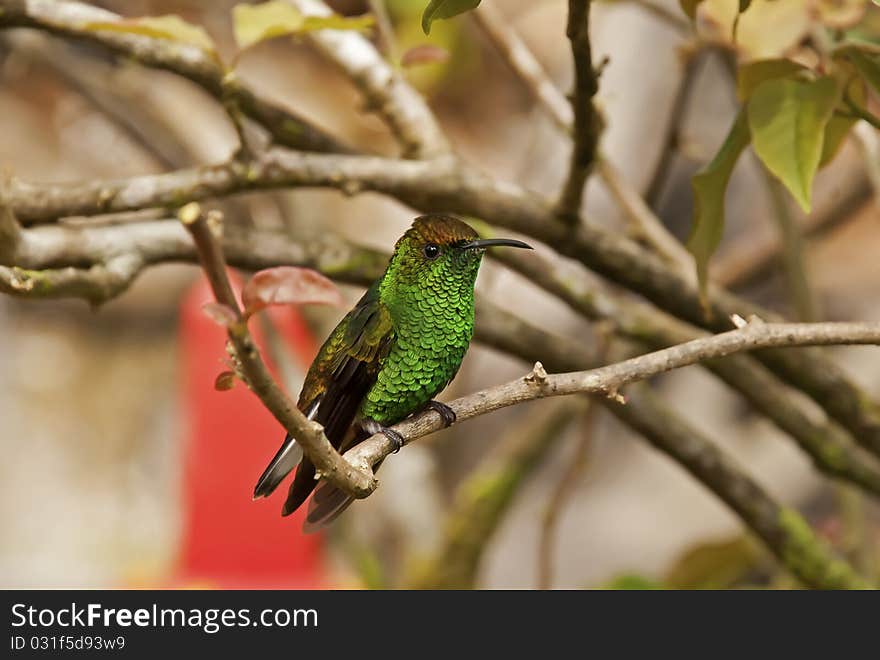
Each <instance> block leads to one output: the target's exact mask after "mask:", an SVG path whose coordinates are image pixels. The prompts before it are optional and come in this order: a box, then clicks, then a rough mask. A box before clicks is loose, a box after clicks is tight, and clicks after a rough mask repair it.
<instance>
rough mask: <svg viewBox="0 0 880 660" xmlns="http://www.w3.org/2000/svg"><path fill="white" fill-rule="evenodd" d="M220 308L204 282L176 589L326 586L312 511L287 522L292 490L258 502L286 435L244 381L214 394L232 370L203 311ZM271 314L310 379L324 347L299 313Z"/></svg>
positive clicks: (192, 331) (193, 346)
mask: <svg viewBox="0 0 880 660" xmlns="http://www.w3.org/2000/svg"><path fill="white" fill-rule="evenodd" d="M233 283H234V284H235V280H233ZM236 288H240V287H238V286H236ZM212 300H213V297H212V295H211V293H210V289H209V288H208V285H207V282H206V281H204V280H202V281H201V282H200V283H199V284H197V285H195V286H194V287H193V288H192V289H191V290H190V292H189V293H188V294H187V295H186V297H185V298H184V301H183V303H182V306H181V314H180V359H181V369H182V381H183V382H182V388H181V412H182V415H183V418H184V420H185V421H186V423H187V427H186V443H185V460H184V468H183V477H182V478H183V484H182V488H181V506H182V508H183V510H184V516H183V519H184V523H183V524H184V528H183V534H182V538H181V547H180V560H179V565H178V569H177V572H176V575H175V576H174V578H173V582H174V583H175V585H177V586H200V587H218V588H256V589H259V588H319V587H321V586H324V583H325V576H324V571H323V566H322V561H321V558H322V542H321V537H320V535H309V536H305V535H303V534H302V532H301V531H300V530H301V526H302V521H303V517H304V515H305V512H304V508H303V509H301V510H300V511H297V512H296V513H295V514H293V515H292V516H290V517H288V518H282V517H281V503H282V501H283V498H284V493H286V490H287V488H286V483H285V484H282V485H281V487H279V489H278V490H279V491H280V493H278V494H275V495H273V496H272V497H271V498H269V499H265V500H258V501H252V499H251V495H252V493H253V488H254V484H255V483H256V481H257V478H258V477H259V476H260V474H261V473H262V471H263V469H264V468H265V467H266V464H267V463H268V461H269V460H270V459H271V458H272V456H273V455H274V453H275V452H276V451H277V449H278V447H279V445H280V443H281V440H282V439H283V435H284V431H283V430H282V428H281V427H280V426H279V424H278V422H276V421H275V419H274V418H273V417H272V415H271V414H270V413H269V412H268V411H267V410H266V409H265V408H264V407H263V406H262V404H261V403H260V402H259V400H258V399H257V397H256V396H255V395H254V394H253V393H251V392H250V391H249V390H248V389H247V387H246V386H245V385H244V384H243V383H241V382H240V381H239V382H237V383H236V385H235V387H234V388H233V389H232V390H230V391H226V392H218V391H216V390H215V389H214V379H215V378H216V377H217V374H219V373H220V372H221V371H225V370H226V369H227V368H228V367H227V366H226V364H225V358H226V352H225V342H226V331H225V330H224V329H223V328H222V327H220V326H219V325H217V324H216V323H215V322H214V321H212V320H211V319H209V318H208V317H207V316H206V315H205V314H204V313H203V312H202V305H204V304H205V303H207V302H211V301H212ZM262 313H264V314H267V313H268V314H270V315H271V317H272V320H273V322H274V324H275V327H276V328H277V329H278V331H279V333H280V334H281V336H282V337H283V338H284V340H285V341H286V343H287V345H288V346H289V347H290V348H291V351H292V353H293V355H294V357H295V358H296V359H297V360H298V361H299V363H300V364H301V366H302V370H303V373H305V371H306V369H307V367H308V365H309V364H310V362H311V360H312V358H313V357H314V355H315V353H316V352H317V345H316V343H315V340H314V338H313V337H312V336H311V334H310V332H309V330H308V327H307V326H306V324H305V323H304V321H303V319H302V317H301V315H300V314H299V313H298V311H297V310H296V309H293V308H272V309H268V310H265V311H264V312H262ZM250 325H251V331H252V333H253V334H254V338H255V340H256V341H257V344H258V345H259V346H260V348H261V350H262V354H263V357H264V359H266V360H267V362H268V354H267V351H266V350H264V349H263V341H262V336H261V333H260V331H259V330H260V324H259V322H257V320H256V319H254V320H253V321H251V324H250ZM271 366H272V365H271V364H270V368H271ZM292 394H293V395H294V396H295V394H296V393H292Z"/></svg>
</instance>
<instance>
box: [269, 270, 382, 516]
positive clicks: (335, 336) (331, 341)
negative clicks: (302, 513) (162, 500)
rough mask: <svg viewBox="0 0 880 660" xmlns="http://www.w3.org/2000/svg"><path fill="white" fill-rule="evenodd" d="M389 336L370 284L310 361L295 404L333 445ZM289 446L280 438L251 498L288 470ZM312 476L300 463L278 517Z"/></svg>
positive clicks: (303, 493)
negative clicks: (279, 443) (312, 360)
mask: <svg viewBox="0 0 880 660" xmlns="http://www.w3.org/2000/svg"><path fill="white" fill-rule="evenodd" d="M393 338H394V329H393V324H392V322H391V314H390V313H389V311H388V309H387V307H385V305H383V304H382V303H381V302H380V301H379V298H378V289H377V287H376V286H373V287H371V288H370V289H369V290H368V291H367V292H366V293H365V294H364V296H363V297H362V298H361V300H360V301H359V302H358V304H357V305H356V306H355V307H354V309H352V310H351V311H350V312H349V313H348V314H347V315H346V317H345V318H344V319H343V320H342V321H341V322H340V323H339V325H337V326H336V328H335V329H334V330H333V332H332V333H331V334H330V336H329V337H328V338H327V341H325V342H324V345H323V346H322V347H321V350H320V351H319V352H318V356H317V357H316V358H315V361H314V362H313V363H312V366H311V367H310V369H309V373H308V374H307V376H306V380H305V383H304V384H303V389H302V392H301V393H300V398H299V402H298V407H299V408H300V410H303V411H304V412H306V411H307V412H308V414H309V417H310V418H311V419H313V420H315V421H316V422H318V423H320V424H321V425H322V426H323V427H324V433H325V435H326V436H327V438H328V439H329V440H330V443H331V444H332V445H333V446H334V447H337V448H338V447H339V446H341V445H342V443H343V441H344V439H345V436H346V434H347V433H348V431H349V427H350V426H351V422H352V420H353V419H354V417H355V415H356V414H357V411H358V408H359V407H360V404H361V401H362V400H363V398H364V396H365V395H366V393H367V391H368V390H369V388H370V386H371V385H372V384H373V382H375V379H376V374H377V373H378V371H379V368H380V364H381V361H382V359H383V358H384V357H385V355H386V354H387V351H388V349H389V347H390V344H391V341H392V340H393ZM295 445H296V441H295V440H294V439H293V438H291V437H289V436H288V437H287V438H285V442H284V444H283V445H282V447H281V449H280V450H279V452H278V454H276V457H275V459H273V461H272V463H270V465H269V467H268V468H267V469H266V471H265V472H264V473H263V476H262V477H261V478H260V481H259V482H258V483H257V487H256V489H255V491H254V495H255V497H260V496H265V495H268V494H269V493H271V492H272V490H274V489H275V487H277V485H278V484H279V483H280V482H281V480H282V479H283V478H284V477H285V476H286V475H287V474H288V473H289V472H290V471H291V470H292V469H293V467H294V466H295V463H294V464H293V465H291V464H290V463H291V461H290V460H288V459H287V458H286V457H287V456H290V455H294V454H295V452H294V450H292V449H289V448H290V447H293V446H295ZM285 452H287V453H285ZM314 476H315V468H314V466H313V465H312V464H311V463H310V462H309V461H308V460H305V461H303V462H302V463H301V465H300V467H299V469H298V470H297V473H296V477H295V478H294V480H293V483H292V484H291V486H290V491H289V493H288V497H287V501H286V502H285V504H284V509H283V510H282V514H283V515H288V514H290V513H292V512H293V511H295V510H296V509H297V508H298V507H299V505H300V504H302V502H303V501H304V500H305V498H306V497H308V495H309V493H310V492H311V491H312V489H313V488H314V487H315V479H314Z"/></svg>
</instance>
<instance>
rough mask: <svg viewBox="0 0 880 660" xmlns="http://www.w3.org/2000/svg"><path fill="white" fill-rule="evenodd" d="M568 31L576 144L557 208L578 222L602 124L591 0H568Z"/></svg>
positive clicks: (562, 216)
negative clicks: (594, 58) (592, 43)
mask: <svg viewBox="0 0 880 660" xmlns="http://www.w3.org/2000/svg"><path fill="white" fill-rule="evenodd" d="M566 34H567V35H568V38H569V40H570V41H571V52H572V56H573V59H574V91H573V92H572V96H571V105H572V109H573V111H574V145H573V147H572V150H571V161H570V163H569V167H568V177H567V178H566V181H565V184H564V185H563V187H562V193H561V194H560V197H559V201H558V202H557V204H556V209H557V213H558V215H559V217H561V218H562V219H563V220H565V221H566V222H567V223H568V224H575V223H577V221H578V220H579V218H580V212H581V201H582V200H583V195H584V185H585V183H586V181H587V177H588V176H589V175H590V170H591V169H592V167H593V162H594V161H595V159H596V150H597V148H598V145H599V135H600V134H601V132H602V124H603V122H602V117H601V115H600V114H599V110H598V109H597V107H596V102H595V96H596V93H597V92H598V91H599V76H598V73H597V71H596V69H595V68H593V57H592V52H591V47H590V0H569V2H568V25H567V27H566Z"/></svg>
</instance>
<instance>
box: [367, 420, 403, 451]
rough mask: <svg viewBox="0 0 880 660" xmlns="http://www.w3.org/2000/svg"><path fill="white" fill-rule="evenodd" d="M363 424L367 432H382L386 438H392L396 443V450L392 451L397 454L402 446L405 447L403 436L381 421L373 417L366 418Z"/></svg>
mask: <svg viewBox="0 0 880 660" xmlns="http://www.w3.org/2000/svg"><path fill="white" fill-rule="evenodd" d="M361 426H362V427H363V429H364V430H365V431H366V432H367V433H374V434H375V433H381V434H382V435H384V436H385V437H386V438H388V439H389V440H391V442H393V443H394V451H393V452H392V453H394V454H396V453H397V452H399V451H400V448H401V447H403V443H404V439H403V436H402V435H400V433H398V432H397V431H395V430H394V429H392V428H389V427H387V426H382V425H381V424H380V423H379V422H377V421H375V420H372V419H367V420H364V423H363V424H361Z"/></svg>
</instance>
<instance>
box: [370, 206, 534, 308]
mask: <svg viewBox="0 0 880 660" xmlns="http://www.w3.org/2000/svg"><path fill="white" fill-rule="evenodd" d="M493 246H508V247H518V248H528V249H531V246H530V245H528V244H526V243H523V242H522V241H517V240H513V239H508V238H488V239H481V238H480V236H479V234H477V232H475V231H474V230H473V228H472V227H470V226H469V225H467V224H466V223H464V222H462V221H461V220H459V219H458V218H454V217H452V216H449V215H441V214H429V215H423V216H419V217H418V218H416V219H415V221H414V222H413V224H412V227H410V228H409V229H408V230H407V232H406V233H405V234H404V235H403V236H401V238H400V240H398V241H397V244H396V245H395V246H394V254H393V255H392V257H391V262H390V263H389V264H388V271H387V273H386V276H385V278H384V279H383V287H382V288H383V297H385V298H386V299H391V300H394V299H398V300H405V299H409V298H412V297H414V296H416V295H417V293H418V292H419V291H420V290H421V291H424V290H432V291H442V292H455V293H458V294H459V295H464V294H466V293H467V292H468V291H470V292H471V293H472V292H473V286H474V281H475V280H476V278H477V271H478V270H479V268H480V262H481V260H482V257H483V254H485V252H486V248H489V247H493Z"/></svg>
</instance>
